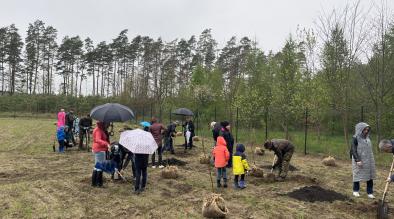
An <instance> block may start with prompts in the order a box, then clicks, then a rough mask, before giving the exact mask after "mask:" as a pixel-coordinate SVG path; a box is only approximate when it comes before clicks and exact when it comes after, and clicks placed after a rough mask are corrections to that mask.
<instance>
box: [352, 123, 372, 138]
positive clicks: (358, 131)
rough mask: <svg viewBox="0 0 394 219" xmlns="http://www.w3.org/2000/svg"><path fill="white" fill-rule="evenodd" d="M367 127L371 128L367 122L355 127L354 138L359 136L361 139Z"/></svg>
mask: <svg viewBox="0 0 394 219" xmlns="http://www.w3.org/2000/svg"><path fill="white" fill-rule="evenodd" d="M367 127H368V128H369V125H368V124H367V123H365V122H360V123H357V125H356V127H355V132H354V137H357V136H359V137H361V134H362V132H363V130H364V129H365V128H367ZM368 136H369V133H368Z"/></svg>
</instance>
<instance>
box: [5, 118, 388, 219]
mask: <svg viewBox="0 0 394 219" xmlns="http://www.w3.org/2000/svg"><path fill="white" fill-rule="evenodd" d="M54 129H55V128H54V125H53V121H52V120H26V119H25V120H22V119H0V160H1V168H0V209H1V210H0V218H108V217H110V218H114V217H117V218H130V217H134V218H202V214H201V207H202V203H203V198H204V197H205V196H207V195H208V194H210V193H211V192H212V189H211V181H210V177H209V168H208V165H202V164H200V163H199V161H198V159H199V155H200V154H201V153H202V147H201V142H196V145H197V147H196V148H194V149H193V150H192V151H188V153H187V154H184V153H183V149H182V148H181V147H180V146H176V155H174V156H172V155H171V156H170V155H164V159H171V158H175V159H178V160H181V161H184V162H186V164H184V165H181V166H178V168H179V170H180V177H179V178H178V179H175V180H174V179H170V180H169V179H162V178H161V176H160V171H161V170H159V169H151V168H149V169H148V185H147V190H146V191H145V192H144V193H142V194H141V195H138V196H137V195H135V194H133V193H132V185H131V184H130V183H126V182H122V181H112V180H111V179H110V176H109V175H105V183H104V184H105V188H92V187H91V186H90V176H91V170H92V166H93V156H92V154H91V153H88V152H80V151H77V150H75V149H71V150H68V151H67V152H66V153H65V154H57V153H54V152H52V142H53V135H54ZM113 140H118V139H116V138H115V139H113ZM181 141H182V140H181V139H180V138H179V137H178V139H177V143H176V144H177V145H178V144H180V143H181ZM208 144H209V145H211V143H207V145H208ZM207 148H208V147H207ZM207 151H208V150H207ZM250 152H251V150H250V149H248V150H247V155H248V160H249V162H250V163H253V161H252V156H251V154H250ZM388 156H390V155H388ZM254 157H255V163H256V165H258V166H265V167H266V169H264V170H265V172H269V169H267V167H268V166H269V165H270V163H271V161H272V157H273V155H272V153H270V152H269V153H266V155H264V156H260V157H258V156H254ZM172 160H173V161H174V159H172ZM321 160H322V157H316V156H309V155H308V156H304V155H302V154H297V153H296V154H295V155H294V158H293V159H292V165H293V166H294V167H295V168H296V169H297V170H294V171H291V172H289V177H288V179H287V180H286V181H285V182H274V183H268V182H266V181H265V180H263V179H259V178H254V177H251V176H247V178H246V180H247V188H246V189H244V190H235V189H233V188H232V187H230V188H227V189H223V188H222V189H219V190H217V189H216V188H215V189H214V192H215V193H220V194H222V196H223V197H224V199H225V200H226V204H227V207H228V209H229V216H228V218H375V215H376V214H375V212H376V203H377V202H376V200H368V199H367V198H366V192H365V184H364V183H363V184H362V190H361V195H362V197H360V198H357V199H354V198H353V197H351V191H352V175H351V173H352V172H351V164H350V163H351V162H350V160H343V161H337V166H336V167H326V166H323V165H322V164H321ZM388 169H389V167H386V166H385V167H377V173H378V178H377V180H375V195H376V196H377V197H380V196H381V194H382V190H383V188H384V183H385V182H384V179H385V178H386V177H387V176H386V175H387V171H388ZM211 171H212V177H213V179H214V180H215V173H214V171H213V169H211ZM229 175H230V179H229V182H230V184H231V182H232V179H233V176H232V174H231V171H230V173H229ZM126 177H127V178H128V179H130V178H131V170H130V166H129V167H128V168H127V169H126ZM305 186H319V187H321V188H322V189H325V190H333V191H335V192H337V193H340V194H341V195H344V196H346V198H345V199H344V200H340V201H332V202H321V201H315V202H308V201H300V200H297V199H294V198H291V197H289V196H288V193H290V192H294V191H295V190H297V189H302V188H303V187H305ZM318 190H319V189H318ZM392 197H393V195H392V194H390V192H389V195H388V200H389V201H390V200H392V199H393V198H392Z"/></svg>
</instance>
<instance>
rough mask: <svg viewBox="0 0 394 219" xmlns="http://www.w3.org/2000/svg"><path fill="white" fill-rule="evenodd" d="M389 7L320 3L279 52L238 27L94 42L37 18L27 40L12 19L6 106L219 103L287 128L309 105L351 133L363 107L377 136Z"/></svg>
mask: <svg viewBox="0 0 394 219" xmlns="http://www.w3.org/2000/svg"><path fill="white" fill-rule="evenodd" d="M388 11H389V10H388V8H387V6H386V5H384V4H381V5H376V6H373V7H372V8H371V9H370V10H362V9H361V7H360V3H359V2H357V3H355V4H353V5H348V6H346V7H345V8H343V9H335V10H332V11H329V12H328V13H322V15H321V16H320V17H318V19H317V22H316V25H315V27H313V28H309V29H307V28H298V29H297V31H296V33H293V34H289V36H288V38H287V39H286V41H285V42H284V45H283V47H282V49H281V50H280V51H277V52H273V51H263V50H262V49H261V48H259V45H258V43H257V41H256V40H253V39H251V38H250V37H242V38H237V37H232V38H231V39H230V40H228V41H227V42H226V44H225V45H224V46H223V47H222V48H218V43H217V41H216V40H215V39H214V37H213V36H212V30H211V29H206V30H204V31H202V33H201V34H200V35H199V36H191V37H190V38H187V39H174V40H173V41H169V42H164V41H163V40H162V39H161V38H157V39H153V38H151V37H149V36H141V35H137V36H134V37H132V38H131V37H130V36H129V35H128V30H127V29H126V30H122V31H121V32H120V33H119V34H118V35H117V36H116V37H115V38H114V39H112V41H110V42H105V41H103V42H96V43H95V42H93V40H92V39H91V38H89V37H88V38H86V39H81V37H80V36H65V37H64V38H63V39H61V42H58V38H57V30H56V28H54V27H52V26H49V25H46V24H45V23H44V22H42V21H40V20H37V21H35V22H33V23H31V24H29V27H28V30H27V32H26V38H25V39H24V40H23V39H22V37H21V36H20V34H19V30H18V29H17V28H16V26H15V25H14V24H11V25H10V26H7V27H2V28H0V84H1V94H2V97H1V102H2V106H1V110H2V111H7V110H8V111H9V110H12V109H13V108H12V107H15V105H12V104H11V103H13V104H16V105H17V104H22V105H23V103H24V102H29V101H33V100H35V101H36V102H37V103H36V104H35V105H36V106H35V108H36V109H37V108H38V107H37V105H39V106H40V107H44V108H45V107H46V108H45V111H53V108H51V107H53V106H58V107H60V106H61V105H63V106H70V107H71V106H73V108H76V107H78V106H77V105H76V104H75V103H80V104H81V105H80V106H84V107H86V108H89V107H91V106H92V105H94V104H96V103H98V102H105V101H108V100H111V101H119V102H122V103H125V104H128V105H132V106H133V107H135V108H139V109H141V107H142V108H144V107H147V106H150V105H152V104H154V105H155V107H156V108H155V109H158V107H157V106H160V109H165V110H168V109H171V108H173V107H176V106H186V107H190V108H193V109H198V111H199V113H200V114H201V115H205V116H206V117H207V120H209V119H212V117H213V112H215V114H216V113H217V114H221V115H226V116H227V117H230V118H233V117H234V115H235V114H236V111H239V114H240V115H241V119H242V121H243V124H247V125H248V126H259V125H260V126H261V125H262V124H264V123H267V122H268V121H266V119H265V118H266V117H267V114H269V115H270V120H271V124H270V125H271V126H273V127H274V126H275V127H276V128H278V129H281V130H283V131H284V133H285V137H289V130H291V129H292V128H294V127H302V126H303V125H302V124H303V122H302V121H303V118H304V112H305V109H306V108H307V109H308V111H309V114H310V117H309V123H311V124H312V125H313V127H314V129H315V130H316V131H317V132H318V133H320V132H321V131H322V130H328V129H330V127H331V128H332V129H333V130H334V131H336V132H342V133H343V135H344V140H345V141H346V142H349V138H350V135H351V133H350V132H351V130H352V127H353V125H354V124H353V123H354V122H357V121H359V120H360V119H359V115H360V111H359V109H361V108H362V107H365V108H366V109H368V115H370V116H369V117H368V122H370V123H372V125H373V127H374V129H376V133H377V136H378V139H380V138H382V136H384V135H387V134H391V130H392V128H393V127H392V126H391V125H390V119H391V117H392V114H393V112H392V109H391V106H392V105H393V104H394V100H393V98H392V97H393V94H394V92H393V89H391V87H392V84H393V83H394V74H393V70H394V60H393V59H394V56H393V55H394V23H393V20H392V17H390V13H389V12H388ZM56 78H58V79H59V80H61V83H60V86H55V84H57V83H55V80H57V79H56ZM18 96H19V97H18ZM57 99H59V100H60V103H58V102H56V101H59V100H57ZM16 100H18V101H16ZM19 100H20V101H19ZM62 100H64V101H62ZM68 100H72V101H73V103H74V104H68V103H67V101H68ZM80 100H81V101H80ZM90 101H92V102H90ZM49 103H52V104H49ZM66 103H67V104H66ZM83 104H85V105H83ZM48 107H49V108H48ZM84 107H80V108H81V109H83V111H87V110H86V109H85V108H84ZM147 108H148V107H147ZM27 109H28V108H27V107H26V106H25V107H21V110H27ZM56 110H57V109H56ZM156 111H157V110H156Z"/></svg>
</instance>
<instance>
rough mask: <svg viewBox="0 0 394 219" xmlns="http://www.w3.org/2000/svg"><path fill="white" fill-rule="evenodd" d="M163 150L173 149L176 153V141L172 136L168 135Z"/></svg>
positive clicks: (172, 151)
mask: <svg viewBox="0 0 394 219" xmlns="http://www.w3.org/2000/svg"><path fill="white" fill-rule="evenodd" d="M163 151H171V153H172V154H173V153H174V142H173V140H172V138H171V137H166V139H165V145H164V149H163Z"/></svg>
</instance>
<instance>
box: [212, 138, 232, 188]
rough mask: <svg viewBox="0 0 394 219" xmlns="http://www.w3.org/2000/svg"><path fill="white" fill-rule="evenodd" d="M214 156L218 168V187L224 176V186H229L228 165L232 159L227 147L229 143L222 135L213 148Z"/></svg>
mask: <svg viewBox="0 0 394 219" xmlns="http://www.w3.org/2000/svg"><path fill="white" fill-rule="evenodd" d="M212 156H213V158H214V159H215V167H216V170H217V175H216V180H217V187H218V188H220V187H221V186H222V185H221V184H220V181H221V179H222V178H223V183H224V184H223V187H224V188H227V172H226V166H227V163H228V161H229V160H230V152H229V151H228V149H227V143H226V141H225V140H224V138H223V137H222V136H219V137H218V138H217V143H216V146H215V148H214V149H213V150H212Z"/></svg>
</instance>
